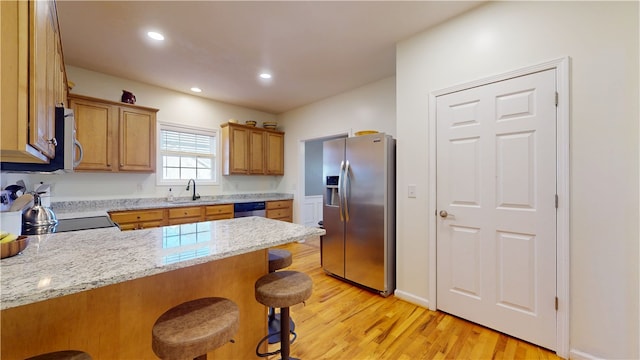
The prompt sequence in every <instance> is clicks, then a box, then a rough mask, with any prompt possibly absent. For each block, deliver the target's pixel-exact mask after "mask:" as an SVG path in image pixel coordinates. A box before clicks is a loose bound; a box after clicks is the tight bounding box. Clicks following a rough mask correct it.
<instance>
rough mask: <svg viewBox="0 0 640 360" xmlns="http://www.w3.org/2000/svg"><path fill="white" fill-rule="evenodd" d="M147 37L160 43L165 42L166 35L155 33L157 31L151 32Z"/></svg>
mask: <svg viewBox="0 0 640 360" xmlns="http://www.w3.org/2000/svg"><path fill="white" fill-rule="evenodd" d="M147 36H149V37H150V38H152V39H153V40H158V41H162V40H164V35H162V34H160V33H158V32H155V31H149V32H148V33H147Z"/></svg>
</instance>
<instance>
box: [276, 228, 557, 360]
mask: <svg viewBox="0 0 640 360" xmlns="http://www.w3.org/2000/svg"><path fill="white" fill-rule="evenodd" d="M282 248H284V249H288V250H289V251H291V252H292V254H293V265H292V266H290V267H289V268H288V269H290V270H298V271H303V272H305V273H307V274H308V275H309V276H311V278H312V279H313V284H314V288H313V295H312V296H311V298H310V299H309V300H307V302H306V305H302V304H300V305H296V306H294V307H292V308H291V316H292V318H293V319H294V320H295V323H296V332H297V333H298V339H297V340H296V341H295V342H294V344H293V345H292V346H291V356H293V357H296V358H300V359H302V360H317V359H356V360H360V359H376V360H377V359H394V360H404V359H406V360H415V359H559V358H558V357H557V356H556V355H555V354H554V353H553V352H551V351H549V350H546V349H543V348H540V347H537V346H534V345H531V344H530V343H527V342H524V341H521V340H517V339H514V338H512V337H509V336H506V335H504V334H502V333H499V332H495V331H492V330H489V329H487V328H484V327H482V326H480V325H477V324H474V323H471V322H468V321H465V320H462V319H460V318H457V317H454V316H451V315H448V314H445V313H442V312H439V311H435V312H434V311H430V310H428V309H426V308H423V307H420V306H417V305H414V304H411V303H408V302H405V301H403V300H400V299H398V298H396V297H394V296H393V295H391V296H389V297H388V298H383V297H382V296H380V295H377V294H374V293H371V292H368V291H365V290H362V289H360V288H358V287H356V286H353V285H349V284H347V283H345V282H343V281H341V280H338V279H335V278H333V277H331V276H329V275H326V274H325V273H324V271H323V270H322V268H321V267H320V243H319V240H313V241H307V242H304V243H293V244H288V245H285V246H282ZM278 347H279V344H274V345H271V346H270V347H269V350H271V351H273V350H274V349H277V348H278ZM279 358H280V357H279V356H278V355H276V356H272V357H269V359H270V360H274V359H279Z"/></svg>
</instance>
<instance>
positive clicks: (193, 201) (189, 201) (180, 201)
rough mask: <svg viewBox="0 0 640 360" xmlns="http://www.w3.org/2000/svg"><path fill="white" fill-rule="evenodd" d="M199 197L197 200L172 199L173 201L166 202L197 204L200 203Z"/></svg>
mask: <svg viewBox="0 0 640 360" xmlns="http://www.w3.org/2000/svg"><path fill="white" fill-rule="evenodd" d="M200 202H201V201H200V199H198V200H177V201H176V200H174V201H167V204H177V205H184V204H197V203H200Z"/></svg>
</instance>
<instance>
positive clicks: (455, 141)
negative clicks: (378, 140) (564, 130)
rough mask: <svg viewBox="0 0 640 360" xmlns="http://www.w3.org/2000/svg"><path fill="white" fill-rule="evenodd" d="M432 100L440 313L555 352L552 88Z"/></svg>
mask: <svg viewBox="0 0 640 360" xmlns="http://www.w3.org/2000/svg"><path fill="white" fill-rule="evenodd" d="M555 76H556V74H555V70H547V71H542V72H537V73H533V74H529V75H525V76H520V77H516V78H512V79H509V80H504V81H500V82H496V83H491V84H487V85H484V86H479V87H475V88H471V89H467V90H464V91H459V92H455V93H450V94H446V95H442V96H439V97H438V98H437V102H436V107H437V108H436V116H437V120H436V121H437V123H436V128H437V155H436V159H437V165H436V167H437V169H436V170H437V180H436V181H437V184H436V187H437V209H438V213H439V214H438V215H439V216H438V217H437V219H438V220H437V307H438V309H440V310H442V311H445V312H448V313H451V314H454V315H457V316H460V317H462V318H465V319H468V320H470V321H473V322H476V323H479V324H482V325H485V326H487V327H490V328H493V329H496V330H498V331H501V332H504V333H506V334H509V335H512V336H514V337H517V338H521V339H523V340H526V341H529V342H532V343H535V344H538V345H541V346H543V347H546V348H549V349H552V350H554V349H555V348H556V310H555V296H556V237H555V234H556V207H555V194H556V149H555V146H556V145H555V144H556V139H555V136H556V130H555V129H556V102H555V94H556V87H555V84H556V80H555Z"/></svg>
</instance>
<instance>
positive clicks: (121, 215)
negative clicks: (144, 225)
mask: <svg viewBox="0 0 640 360" xmlns="http://www.w3.org/2000/svg"><path fill="white" fill-rule="evenodd" d="M109 216H111V220H113V221H114V222H115V223H118V224H127V223H138V222H146V221H160V223H162V221H163V220H164V209H151V210H143V211H138V210H135V211H121V212H113V213H110V214H109Z"/></svg>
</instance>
